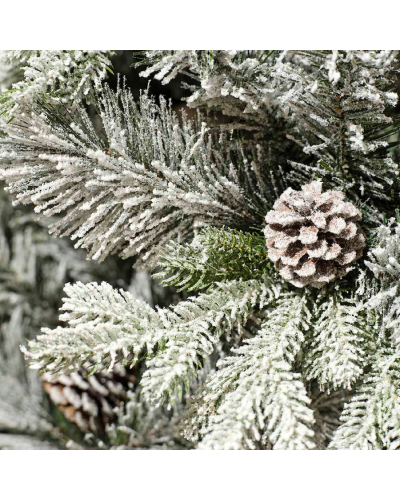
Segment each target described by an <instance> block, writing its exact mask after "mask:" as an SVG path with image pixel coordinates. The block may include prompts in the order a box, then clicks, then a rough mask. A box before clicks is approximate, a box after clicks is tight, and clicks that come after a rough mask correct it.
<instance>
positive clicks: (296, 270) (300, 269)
mask: <svg viewBox="0 0 400 500" xmlns="http://www.w3.org/2000/svg"><path fill="white" fill-rule="evenodd" d="M321 192H322V182H320V181H315V182H311V183H310V184H307V185H305V186H303V187H302V189H301V191H295V190H294V189H292V188H289V189H287V190H286V191H285V192H284V193H283V194H282V195H281V196H280V198H279V199H278V200H277V201H276V202H275V204H274V210H271V211H270V212H268V214H267V216H266V217H265V221H266V223H267V226H266V228H265V236H266V239H267V247H268V257H269V258H270V259H271V260H272V262H274V263H275V267H276V268H277V269H278V270H279V272H280V274H281V276H282V277H283V278H284V279H285V280H287V281H289V282H290V283H292V284H293V285H295V286H297V287H300V288H302V287H304V286H306V285H311V286H314V287H317V288H320V287H322V286H324V285H326V284H327V283H329V282H330V281H333V280H335V279H337V278H340V277H342V276H344V275H345V274H347V273H348V272H349V271H350V270H351V269H352V266H351V264H352V263H354V262H355V261H356V260H357V259H359V258H360V257H361V255H362V249H363V248H364V246H365V238H364V236H363V234H362V232H361V230H360V228H359V226H358V224H356V221H358V220H360V219H361V213H360V211H359V210H358V209H357V208H356V207H355V206H354V205H353V204H352V203H349V202H345V201H343V199H344V194H343V193H341V192H340V191H326V192H325V193H321Z"/></svg>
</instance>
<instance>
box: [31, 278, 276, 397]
mask: <svg viewBox="0 0 400 500" xmlns="http://www.w3.org/2000/svg"><path fill="white" fill-rule="evenodd" d="M65 291H66V293H67V297H66V298H65V299H64V305H63V308H62V309H63V310H64V311H67V312H66V313H64V314H63V315H62V316H61V319H62V320H64V321H66V322H67V323H68V326H66V327H57V328H56V329H54V330H50V329H43V333H44V334H43V335H40V336H38V338H37V339H36V340H32V341H30V342H29V343H28V348H26V347H23V348H22V350H23V352H24V354H25V356H26V358H27V360H28V361H29V363H30V365H31V368H33V369H38V370H42V371H44V372H47V373H50V374H62V373H70V372H73V371H75V370H77V369H78V368H79V367H80V366H81V365H82V364H83V363H84V362H86V361H91V362H92V363H93V373H94V372H95V371H96V370H97V369H98V366H99V365H100V364H101V367H102V369H104V368H108V369H109V370H111V369H112V367H113V365H114V363H115V362H116V361H122V362H124V363H127V362H131V363H134V362H135V360H137V359H138V357H139V356H140V354H142V353H144V352H147V357H148V361H147V365H148V370H147V372H146V374H145V375H144V378H143V381H142V385H143V391H144V395H145V396H146V397H147V398H148V399H150V400H152V401H157V402H163V401H164V400H165V399H166V398H167V397H168V396H169V397H170V398H171V400H172V401H174V400H175V399H176V398H177V397H178V398H179V397H180V393H181V386H182V384H186V385H187V384H188V383H189V381H190V379H191V378H193V377H194V376H195V375H196V374H197V371H198V370H199V369H200V367H201V365H202V363H204V361H205V360H206V359H207V357H208V356H210V354H211V353H212V351H213V349H214V347H215V345H216V344H217V343H218V341H219V338H220V337H221V336H222V335H224V334H227V333H229V332H230V331H231V330H232V329H233V328H238V329H239V330H240V327H241V326H242V325H244V324H245V323H246V321H247V318H248V316H249V314H251V313H252V312H253V311H254V310H255V309H256V308H258V307H263V306H264V305H265V304H268V303H271V302H272V301H273V300H275V298H276V297H277V296H279V293H280V288H279V286H275V285H273V284H272V283H270V282H269V281H268V280H267V279H266V280H264V281H256V280H250V281H247V282H240V281H236V282H235V281H234V282H230V283H227V284H220V285H218V286H217V287H216V288H215V290H213V291H212V292H210V293H207V294H204V295H201V296H199V297H197V298H191V299H189V300H188V301H186V302H182V303H180V304H178V305H176V306H174V307H172V308H170V309H160V310H159V311H158V312H156V311H154V310H153V309H151V308H150V306H148V305H147V304H146V303H144V302H143V301H139V300H136V299H134V298H133V297H132V296H131V294H130V293H129V292H124V291H122V290H121V291H119V292H118V291H117V290H114V289H113V288H112V287H111V286H110V285H108V284H107V283H102V284H101V285H98V284H96V283H90V284H87V285H84V284H82V283H77V284H75V285H67V286H66V287H65Z"/></svg>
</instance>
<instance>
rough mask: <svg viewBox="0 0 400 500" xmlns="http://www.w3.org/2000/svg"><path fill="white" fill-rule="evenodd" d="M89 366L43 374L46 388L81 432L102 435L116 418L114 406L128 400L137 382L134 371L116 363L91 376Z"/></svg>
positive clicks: (52, 398) (43, 382)
mask: <svg viewBox="0 0 400 500" xmlns="http://www.w3.org/2000/svg"><path fill="white" fill-rule="evenodd" d="M89 370H90V365H89V364H87V365H86V366H84V367H82V368H81V369H80V370H79V371H78V372H75V373H71V374H70V375H61V376H60V377H59V378H58V379H56V380H55V379H54V378H52V377H51V376H48V375H43V376H42V384H43V388H44V390H45V391H46V393H47V394H48V396H49V397H50V399H51V401H52V402H53V403H54V404H55V405H56V406H57V407H58V409H59V410H60V411H61V413H62V414H63V415H64V417H65V418H66V419H67V420H68V421H69V422H72V423H73V424H75V425H76V426H77V427H78V428H79V429H80V430H81V431H83V432H87V431H91V432H93V433H94V434H97V435H102V434H104V430H105V427H106V425H107V424H109V423H111V422H113V421H114V420H115V418H116V415H115V412H114V411H113V410H114V408H115V407H118V406H119V405H120V404H121V402H123V401H125V400H126V399H127V393H128V390H130V389H132V388H133V387H134V385H135V381H136V377H135V375H134V374H133V372H132V371H131V370H127V369H126V368H123V367H122V366H120V365H118V364H117V365H115V366H114V369H113V371H112V372H111V373H108V372H107V371H106V370H104V371H103V372H101V371H100V372H98V373H96V374H95V375H90V376H88V372H89Z"/></svg>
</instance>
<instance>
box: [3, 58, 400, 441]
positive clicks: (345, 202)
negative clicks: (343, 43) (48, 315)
mask: <svg viewBox="0 0 400 500" xmlns="http://www.w3.org/2000/svg"><path fill="white" fill-rule="evenodd" d="M39 57H40V56H39ZM43 57H44V59H45V61H47V60H48V56H46V55H43ZM53 57H55V58H56V59H57V54H55V55H53ZM59 57H60V59H63V58H65V57H66V56H65V55H64V54H63V55H62V56H59ZM109 57H111V58H112V54H111V55H110V56H109ZM136 63H137V64H139V65H143V66H145V68H144V69H143V71H142V76H145V77H147V78H148V77H150V76H151V75H153V74H154V75H155V78H156V79H158V80H160V81H161V82H162V83H166V84H167V83H170V82H171V81H173V79H174V78H175V77H177V75H178V74H180V75H183V78H184V79H185V81H184V82H183V84H184V86H185V89H186V91H187V92H188V94H189V95H188V97H187V98H186V102H187V105H188V106H189V107H190V108H196V114H193V113H192V114H191V115H190V117H189V114H188V113H185V112H182V113H180V114H179V115H178V114H176V113H174V111H173V109H172V106H171V104H169V103H168V102H167V101H166V100H165V99H163V98H160V99H159V101H157V100H156V99H155V98H154V97H152V96H151V94H150V91H149V90H147V91H144V92H142V94H141V97H140V98H139V100H138V101H137V100H135V99H134V97H133V96H132V94H131V92H130V90H129V89H128V88H127V87H126V86H125V85H124V83H123V81H120V82H119V83H118V84H117V85H116V86H115V88H114V90H112V89H110V88H109V87H108V86H107V85H106V84H103V83H102V84H101V90H100V87H99V83H98V82H97V80H96V81H94V82H93V85H92V87H91V89H92V90H91V91H90V92H89V91H88V93H87V95H90V96H91V98H90V102H91V104H92V105H93V106H94V107H95V110H96V112H95V113H94V114H93V110H92V108H89V109H87V103H85V101H84V100H83V101H82V102H78V100H79V99H80V97H82V96H80V97H76V98H73V99H72V100H68V99H66V98H65V96H64V94H63V92H62V91H60V92H58V89H56V91H54V88H53V87H52V86H51V84H50V83H48V84H47V85H48V86H45V87H46V88H44V87H43V88H41V90H40V92H39V95H36V94H33V95H32V93H31V92H22V91H21V92H20V91H19V89H17V88H16V89H15V90H16V92H15V95H14V94H11V95H12V97H6V101H7V106H5V108H4V116H5V117H6V120H5V123H4V124H3V126H2V130H3V134H4V136H3V138H2V139H1V141H0V151H1V152H0V155H1V158H2V159H3V162H5V163H4V164H3V166H2V174H1V175H2V178H3V179H4V180H5V181H6V182H7V183H8V188H7V189H8V190H9V192H10V193H11V194H12V195H13V196H14V199H15V201H16V202H17V203H23V204H34V205H35V210H36V211H37V212H41V213H43V215H45V216H52V217H56V220H55V222H54V223H53V224H52V225H51V226H50V231H51V233H52V234H54V235H56V236H67V237H70V238H71V239H72V240H73V241H75V246H76V247H81V248H83V249H85V250H86V251H87V254H88V257H89V258H91V259H93V260H100V261H101V260H104V259H109V258H110V255H111V254H116V255H119V256H120V257H122V258H128V257H129V258H133V259H134V261H135V266H136V267H137V268H145V269H149V270H150V269H151V270H154V269H156V276H157V278H158V279H161V280H163V283H164V284H165V285H168V286H174V287H176V288H177V289H178V290H184V291H188V293H189V294H190V295H189V296H188V297H187V298H186V299H185V300H182V301H180V302H179V303H177V304H174V305H173V306H169V307H162V308H158V309H154V308H153V307H151V306H150V305H149V304H146V303H145V302H143V301H141V300H138V299H137V298H135V297H134V296H133V295H132V294H131V293H129V292H128V291H126V290H123V289H121V290H118V289H116V288H114V287H112V286H111V285H110V284H108V283H101V284H99V283H80V282H77V283H74V284H68V285H67V286H66V287H65V293H66V297H65V298H64V304H63V306H62V310H63V314H62V316H61V318H60V319H61V320H62V321H63V322H64V324H63V325H59V326H57V327H55V328H52V327H50V328H48V327H47V328H44V330H43V332H42V334H41V335H38V336H37V338H36V339H33V340H30V341H29V343H28V344H27V345H24V346H23V348H22V349H23V352H24V353H25V356H26V359H27V361H28V363H29V364H30V366H31V368H34V369H39V370H41V371H44V372H46V373H47V374H48V375H47V376H48V377H55V378H59V377H60V376H62V375H68V374H69V373H73V372H76V371H77V370H80V369H81V367H82V366H87V367H89V366H90V370H91V372H93V373H95V372H96V371H99V370H100V371H103V370H104V369H108V370H109V371H110V372H111V371H112V370H113V369H114V367H115V366H118V365H125V366H127V367H129V368H133V367H135V366H136V365H137V364H139V366H142V367H143V374H141V377H140V381H139V383H138V385H139V387H140V389H138V390H139V391H140V400H141V401H143V402H144V403H145V405H147V406H146V408H151V411H154V412H157V411H160V412H161V414H163V415H166V414H168V412H171V411H172V410H171V407H173V408H174V410H173V411H174V412H175V414H174V418H175V417H176V420H177V421H180V424H181V426H182V434H183V437H184V438H185V439H186V440H189V441H191V442H192V443H193V444H194V445H195V446H197V447H199V448H202V449H243V448H244V449H315V448H330V449H349V448H351V449H397V448H398V447H399V446H400V439H399V436H400V418H399V414H400V406H399V403H398V401H399V396H400V386H399V373H400V364H399V363H400V351H399V344H398V337H399V336H398V311H399V300H400V299H399V296H398V293H399V290H398V286H397V284H396V279H397V275H398V268H399V269H400V267H399V266H400V264H399V262H398V253H399V252H398V248H399V238H398V236H399V231H398V224H399V215H398V209H399V208H400V201H399V200H400V198H399V194H400V193H399V187H400V186H399V175H400V172H399V165H398V161H397V159H398V144H399V141H398V135H399V124H400V120H399V117H398V111H397V108H396V106H397V92H398V89H397V81H396V77H397V74H398V71H399V61H398V54H397V52H396V51H149V52H146V53H142V54H136ZM65 88H67V89H68V93H69V92H70V89H71V87H69V86H66V87H65ZM77 95H78V94H77ZM93 96H94V97H93ZM83 99H84V98H83ZM10 100H11V101H12V103H17V105H11V104H10ZM71 101H72V102H71ZM99 117H100V118H101V122H102V127H99ZM322 186H323V188H324V191H323V192H321V189H322ZM299 190H301V191H299ZM265 222H266V223H267V226H265ZM264 231H265V233H266V234H265V235H264ZM265 236H266V238H267V240H266V239H265ZM106 262H107V260H106ZM299 287H301V288H299ZM165 404H167V405H169V406H164V405H165ZM185 406H186V408H185V414H184V415H183V414H182V412H183V407H185ZM122 407H123V408H125V407H126V406H125V404H123V405H122ZM157 408H160V410H156V409H157ZM146 411H147V410H146ZM160 418H161V416H160ZM176 420H173V421H174V422H176ZM171 421H172V420H171ZM173 428H174V429H175V427H174V426H173ZM171 435H174V431H171ZM167 441H169V440H168V439H167ZM184 443H186V441H184ZM185 446H186V444H185Z"/></svg>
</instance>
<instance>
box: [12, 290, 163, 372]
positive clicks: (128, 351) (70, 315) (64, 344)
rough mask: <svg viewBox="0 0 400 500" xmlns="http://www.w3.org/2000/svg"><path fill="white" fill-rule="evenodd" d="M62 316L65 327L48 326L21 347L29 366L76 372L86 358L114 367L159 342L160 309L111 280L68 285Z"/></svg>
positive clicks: (51, 370)
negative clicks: (109, 282)
mask: <svg viewBox="0 0 400 500" xmlns="http://www.w3.org/2000/svg"><path fill="white" fill-rule="evenodd" d="M64 290H65V292H66V294H67V296H66V297H65V298H64V300H63V301H64V304H63V306H62V310H63V311H66V312H65V313H64V314H63V315H61V317H60V318H61V319H62V320H63V321H65V322H67V323H68V326H67V327H57V328H56V329H54V330H50V329H48V328H44V329H43V330H42V331H43V333H44V334H43V335H39V336H38V337H37V339H36V340H32V341H30V342H29V343H28V349H27V348H26V347H23V348H22V351H23V352H24V354H25V357H26V358H27V360H28V361H29V363H30V366H31V368H33V369H36V370H41V371H45V372H47V373H51V374H60V373H72V372H74V371H76V370H78V369H79V368H80V367H81V366H82V365H83V363H84V362H85V361H91V360H93V361H92V362H93V364H94V365H93V373H94V372H95V371H96V370H97V367H98V365H100V364H101V366H102V367H103V368H104V367H106V368H108V369H109V370H111V369H112V367H113V366H114V364H115V362H116V361H117V360H118V361H120V360H121V361H124V362H125V363H127V362H129V361H131V362H133V360H135V359H137V358H138V356H139V354H140V353H141V352H142V351H143V349H145V348H146V347H147V350H148V351H151V350H152V349H153V347H154V346H155V344H156V343H157V341H158V340H159V338H158V337H156V336H155V332H156V331H157V329H156V327H157V326H158V327H160V326H161V322H160V319H159V317H158V315H157V313H156V312H155V311H154V310H153V309H152V308H151V307H150V306H148V305H147V304H146V303H145V302H142V301H140V300H137V299H135V298H134V297H133V296H132V295H131V294H130V293H129V292H125V291H123V290H120V291H117V290H114V289H113V288H112V286H111V285H109V284H107V283H102V284H101V285H98V284H97V283H89V284H87V285H84V284H83V283H76V284H75V285H66V286H65V289H64Z"/></svg>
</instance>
